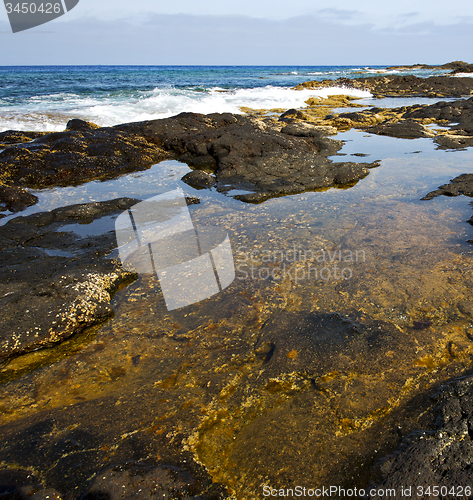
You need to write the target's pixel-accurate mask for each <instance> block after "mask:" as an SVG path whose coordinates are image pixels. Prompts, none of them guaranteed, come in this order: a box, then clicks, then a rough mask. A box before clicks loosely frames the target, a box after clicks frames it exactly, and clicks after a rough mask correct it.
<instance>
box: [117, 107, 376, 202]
mask: <svg viewBox="0 0 473 500" xmlns="http://www.w3.org/2000/svg"><path fill="white" fill-rule="evenodd" d="M296 114H297V113H296ZM115 128H117V129H118V130H120V131H124V132H127V133H129V134H135V135H140V136H143V137H145V138H146V140H148V141H149V142H152V143H155V144H157V145H158V146H160V147H163V148H164V149H166V150H168V151H170V152H173V153H174V154H176V155H177V158H178V159H179V160H181V161H185V162H187V163H188V164H190V165H192V164H193V162H194V161H195V160H196V159H199V158H207V157H208V156H211V157H212V158H213V159H214V161H215V171H216V178H217V189H218V190H219V191H228V190H230V189H235V188H236V189H247V190H250V191H253V193H252V194H249V195H239V196H238V198H239V199H240V200H242V201H246V202H261V201H264V200H265V199H268V198H270V197H273V196H282V195H286V194H293V193H301V192H304V191H308V190H314V189H318V188H323V187H330V186H336V185H339V184H347V183H353V182H356V181H357V180H359V179H361V178H363V177H364V176H365V175H367V174H368V168H371V167H375V166H378V164H377V163H372V164H358V165H357V166H355V165H353V164H350V163H348V164H344V163H333V162H331V161H330V160H328V158H327V157H328V156H331V155H333V154H335V153H336V152H337V151H338V150H339V149H340V148H341V146H342V142H341V141H336V140H333V139H330V138H328V137H326V136H327V135H328V134H331V133H333V129H332V128H331V127H316V126H312V125H310V124H292V125H289V129H287V127H285V128H283V129H282V131H281V128H280V125H277V124H274V123H273V122H272V121H266V122H265V121H261V120H257V119H255V118H249V117H246V116H241V115H231V114H229V113H223V114H217V113H216V114H211V115H199V114H196V113H181V114H180V115H177V116H175V117H172V118H165V119H163V120H153V121H148V122H140V123H129V124H124V125H119V126H117V127H115ZM281 132H282V133H281ZM194 175H200V174H194Z"/></svg>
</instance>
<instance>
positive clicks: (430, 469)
mask: <svg viewBox="0 0 473 500" xmlns="http://www.w3.org/2000/svg"><path fill="white" fill-rule="evenodd" d="M435 399H437V401H438V402H439V404H438V406H437V409H436V410H435V414H436V415H437V419H436V425H435V426H434V427H433V428H431V429H426V430H424V431H418V432H416V433H415V434H413V435H411V436H409V437H408V438H407V439H406V440H405V441H404V443H403V444H402V445H401V447H400V448H399V450H398V451H397V452H395V453H394V454H392V455H391V456H389V457H387V458H386V459H385V460H384V462H383V463H381V465H380V472H381V474H382V476H383V479H382V480H381V481H380V482H379V483H378V484H377V485H376V488H377V489H387V488H389V489H395V490H396V492H397V495H395V496H391V497H390V498H405V497H403V496H402V495H401V493H400V489H399V487H400V486H401V485H403V486H409V485H412V488H413V492H414V493H413V495H412V496H413V497H414V495H416V496H422V495H418V493H419V491H420V490H418V488H423V490H424V491H425V490H426V489H427V488H428V487H430V492H431V494H432V486H434V485H436V486H439V487H442V486H443V487H446V488H447V491H448V493H447V494H445V493H443V494H442V495H441V496H440V498H455V497H456V496H457V495H459V492H461V494H462V495H463V496H464V497H469V498H470V497H471V493H468V492H465V487H466V486H468V487H470V488H471V486H472V485H471V477H472V474H473V466H472V464H473V440H472V436H473V378H472V377H471V376H470V377H465V378H464V379H463V380H460V381H457V382H453V383H451V384H450V385H448V386H446V387H444V388H443V389H442V390H441V391H440V392H439V393H438V394H437V395H436V396H435ZM452 488H453V490H452ZM452 491H453V492H454V493H452ZM425 496H429V494H428V493H427V494H426V495H425ZM372 498H380V497H377V496H373V497H372Z"/></svg>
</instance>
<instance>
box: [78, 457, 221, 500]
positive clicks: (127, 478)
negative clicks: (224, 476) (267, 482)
mask: <svg viewBox="0 0 473 500" xmlns="http://www.w3.org/2000/svg"><path fill="white" fill-rule="evenodd" d="M201 493H202V484H201V483H200V482H199V480H198V479H197V478H196V477H194V476H192V475H191V474H190V473H189V472H188V471H186V470H185V469H183V468H181V467H175V466H171V465H161V466H158V467H154V468H153V467H150V466H147V465H145V464H141V463H132V464H125V465H122V466H115V467H112V468H111V469H108V470H106V471H103V472H100V473H98V474H97V476H96V477H95V479H94V480H93V482H92V485H91V487H90V489H89V490H88V492H87V493H86V494H84V495H83V496H81V497H80V500H95V499H98V498H107V499H108V500H128V499H131V498H133V499H135V498H136V499H137V500H141V499H142V500H145V499H156V500H157V499H158V498H159V499H169V500H171V499H188V500H191V499H195V500H198V499H202V500H204V499H206V500H218V499H221V498H223V493H224V490H223V488H219V487H218V486H217V485H214V487H213V488H211V489H209V490H208V491H205V492H204V493H203V494H202V495H201Z"/></svg>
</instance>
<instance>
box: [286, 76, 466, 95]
mask: <svg viewBox="0 0 473 500" xmlns="http://www.w3.org/2000/svg"><path fill="white" fill-rule="evenodd" d="M334 86H335V87H346V88H355V89H363V90H369V91H370V92H371V93H372V94H373V95H374V96H375V97H462V96H469V95H471V94H472V93H473V81H472V79H471V78H470V77H464V78H461V77H453V78H452V77H449V76H430V77H429V78H420V77H418V76H414V75H405V76H400V75H385V76H370V77H365V78H354V79H350V78H338V79H337V80H322V81H320V82H319V81H309V82H304V83H301V84H299V85H297V87H295V88H296V89H297V90H301V89H304V88H309V89H320V88H327V87H334Z"/></svg>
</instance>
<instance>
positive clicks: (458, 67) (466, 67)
mask: <svg viewBox="0 0 473 500" xmlns="http://www.w3.org/2000/svg"><path fill="white" fill-rule="evenodd" d="M387 69H397V70H400V71H409V70H416V69H451V70H453V71H452V73H451V74H452V75H454V74H456V73H471V72H473V64H468V63H467V62H465V61H452V62H449V63H446V64H441V65H440V66H431V65H429V64H413V65H411V66H389V67H388V68H387Z"/></svg>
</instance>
